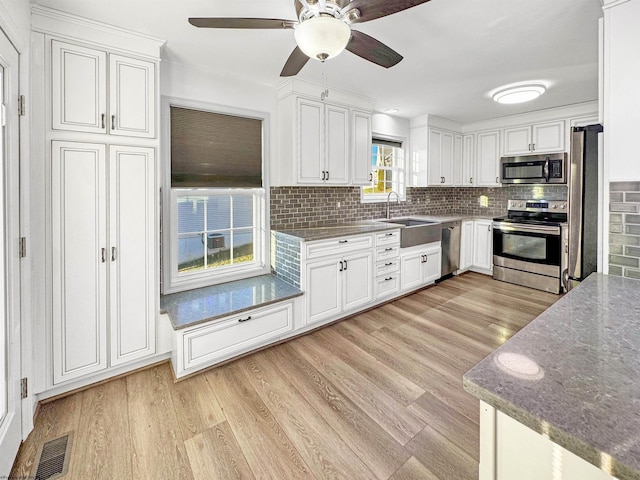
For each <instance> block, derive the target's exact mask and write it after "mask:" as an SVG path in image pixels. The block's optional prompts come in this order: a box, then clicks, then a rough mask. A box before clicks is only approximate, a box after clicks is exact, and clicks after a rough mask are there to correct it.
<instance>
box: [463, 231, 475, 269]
mask: <svg viewBox="0 0 640 480" xmlns="http://www.w3.org/2000/svg"><path fill="white" fill-rule="evenodd" d="M473 245H474V242H473V221H471V220H469V221H465V222H462V230H461V232H460V270H467V269H469V268H470V267H471V265H473Z"/></svg>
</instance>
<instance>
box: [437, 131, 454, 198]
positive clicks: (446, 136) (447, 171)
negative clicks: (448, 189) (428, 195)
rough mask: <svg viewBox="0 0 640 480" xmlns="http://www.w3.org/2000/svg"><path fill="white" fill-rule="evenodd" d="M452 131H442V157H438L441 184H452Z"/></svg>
mask: <svg viewBox="0 0 640 480" xmlns="http://www.w3.org/2000/svg"><path fill="white" fill-rule="evenodd" d="M453 137H454V136H453V133H451V132H443V133H442V157H441V158H440V174H441V175H442V185H443V186H452V185H453V149H454V146H453V142H454V138H453Z"/></svg>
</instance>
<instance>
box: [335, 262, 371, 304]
mask: <svg viewBox="0 0 640 480" xmlns="http://www.w3.org/2000/svg"><path fill="white" fill-rule="evenodd" d="M343 265H344V268H343V271H342V285H343V287H342V288H343V297H342V298H343V302H342V309H343V310H345V311H346V310H351V309H353V308H356V307H360V306H362V305H365V304H367V303H369V302H371V301H372V300H373V254H372V253H371V251H367V252H362V253H357V254H353V255H349V256H346V257H344V259H343Z"/></svg>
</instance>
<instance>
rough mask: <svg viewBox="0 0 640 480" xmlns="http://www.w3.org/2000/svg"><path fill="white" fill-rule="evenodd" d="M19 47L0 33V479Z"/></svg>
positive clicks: (17, 411)
mask: <svg viewBox="0 0 640 480" xmlns="http://www.w3.org/2000/svg"><path fill="white" fill-rule="evenodd" d="M17 100H18V52H17V51H16V50H15V49H14V48H13V46H12V45H11V44H10V43H9V40H8V39H7V38H6V37H5V36H4V34H3V33H2V32H0V104H1V105H2V106H1V107H0V108H1V109H2V112H1V115H0V118H2V119H3V120H2V121H1V122H0V160H1V161H0V165H1V166H2V168H0V452H2V454H0V478H5V477H8V475H9V473H10V471H11V466H12V464H13V460H14V458H15V455H16V453H17V452H18V447H19V446H20V441H21V440H22V429H21V413H22V409H21V399H20V377H21V375H20V373H21V369H20V265H19V261H20V260H19V256H18V242H19V237H20V229H19V224H20V218H19V211H20V208H19V194H20V192H19V189H18V185H19V184H20V178H19V174H18V172H19V156H18V113H17V112H18V108H17Z"/></svg>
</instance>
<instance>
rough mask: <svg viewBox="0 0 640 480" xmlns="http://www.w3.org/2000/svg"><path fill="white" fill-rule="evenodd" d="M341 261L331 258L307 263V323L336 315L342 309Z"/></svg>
mask: <svg viewBox="0 0 640 480" xmlns="http://www.w3.org/2000/svg"><path fill="white" fill-rule="evenodd" d="M339 267H340V261H339V260H337V259H335V258H331V259H327V260H320V261H317V262H313V263H309V264H307V269H306V274H307V288H306V290H307V292H306V295H305V297H306V298H307V324H311V323H316V322H319V321H321V320H324V319H326V318H329V317H333V316H336V315H337V314H339V313H340V312H341V311H342V305H341V302H340V301H341V298H340V292H341V291H342V290H341V285H340V278H339V275H340V272H339V270H340V268H339Z"/></svg>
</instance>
